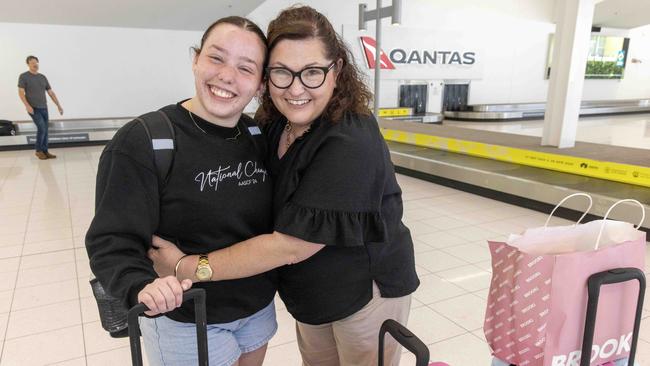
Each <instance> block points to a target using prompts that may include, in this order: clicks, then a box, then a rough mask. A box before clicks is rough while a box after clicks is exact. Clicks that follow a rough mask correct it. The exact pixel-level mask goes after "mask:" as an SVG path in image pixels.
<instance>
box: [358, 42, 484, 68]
mask: <svg viewBox="0 0 650 366" xmlns="http://www.w3.org/2000/svg"><path fill="white" fill-rule="evenodd" d="M359 38H360V40H361V47H363V53H364V54H365V55H366V64H367V65H368V68H369V69H374V68H375V64H376V60H375V51H376V50H377V42H375V40H374V39H373V38H372V37H368V36H361V37H359ZM379 62H380V64H381V68H382V69H386V70H395V65H465V66H471V65H474V64H475V63H476V52H472V51H470V52H467V51H454V50H452V51H447V50H428V49H425V50H417V49H416V50H407V49H403V48H395V49H392V50H390V52H389V53H388V54H386V52H384V50H380V52H379Z"/></svg>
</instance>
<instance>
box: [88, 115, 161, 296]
mask: <svg viewBox="0 0 650 366" xmlns="http://www.w3.org/2000/svg"><path fill="white" fill-rule="evenodd" d="M150 146H151V145H150V142H149V141H147V137H146V135H145V132H144V129H143V128H142V127H141V126H140V125H138V124H137V123H135V122H131V123H129V124H127V125H126V126H124V127H123V128H122V129H121V130H120V131H118V133H117V134H116V135H115V137H114V138H113V140H112V141H111V142H110V143H109V144H108V145H107V147H106V148H105V149H104V151H103V153H102V155H101V157H100V160H99V166H98V170H97V184H96V196H95V217H94V218H93V220H92V223H91V225H90V228H89V229H88V232H87V234H86V250H87V251H88V257H89V258H90V267H91V269H92V271H93V273H94V274H95V276H96V277H97V279H98V280H99V282H100V283H102V285H104V287H105V288H106V289H107V290H108V292H109V293H110V294H111V295H112V296H114V297H117V298H119V299H121V300H123V302H124V303H125V305H126V306H127V307H131V306H133V305H135V304H136V303H137V294H138V292H139V291H140V290H141V289H142V288H143V287H144V286H145V285H146V284H148V283H150V282H152V281H153V280H154V279H155V278H157V277H158V276H157V274H156V272H155V271H154V269H153V264H152V262H151V261H150V260H149V259H148V258H147V256H146V252H147V249H148V248H149V247H150V246H151V236H152V234H153V233H154V232H155V231H156V228H157V226H158V218H159V195H158V178H157V176H156V173H155V169H154V165H153V164H154V163H153V152H152V150H151V148H150Z"/></svg>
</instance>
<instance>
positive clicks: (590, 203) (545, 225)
mask: <svg viewBox="0 0 650 366" xmlns="http://www.w3.org/2000/svg"><path fill="white" fill-rule="evenodd" d="M577 196H580V197H587V198H588V199H589V207H587V209H586V210H585V212H584V213H583V214H582V216H580V218H579V219H578V221H576V223H575V224H573V225H574V226H575V225H578V224H579V223H580V222H581V221H582V219H584V218H585V216H587V213H588V212H589V210H591V206H592V205H593V204H594V200H593V199H592V198H591V196H590V195H588V194H586V193H582V192H578V193H574V194H570V195H568V196H566V197H564V198H563V199H562V201H560V203H558V204H557V205H555V208H554V209H553V211H551V214H550V215H548V218H547V219H546V222H545V223H544V229H546V227H547V226H548V223H549V222H550V221H551V217H553V214H554V213H555V210H557V209H558V208H560V206H562V204H563V203H564V202H565V201H566V200H568V199H569V198H572V197H577Z"/></svg>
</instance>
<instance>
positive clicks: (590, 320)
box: [580, 268, 646, 366]
mask: <svg viewBox="0 0 650 366" xmlns="http://www.w3.org/2000/svg"><path fill="white" fill-rule="evenodd" d="M634 280H636V281H638V282H639V297H638V298H637V303H636V310H635V311H636V313H635V318H634V329H633V331H632V343H631V345H630V355H629V356H628V362H627V364H628V365H629V366H632V365H634V357H635V356H636V349H637V344H638V341H639V327H640V325H641V315H642V312H643V298H644V296H645V287H646V282H645V275H644V274H643V271H641V270H640V269H638V268H617V269H611V270H609V271H603V272H600V273H596V274H593V275H591V276H590V277H589V280H588V281H587V291H588V295H589V298H588V300H587V316H586V318H585V332H584V336H583V338H582V355H591V351H592V346H593V340H594V331H595V329H596V314H597V311H598V298H599V295H600V288H601V287H602V286H603V285H610V284H616V283H622V282H627V281H634ZM630 310H631V309H630ZM621 311H625V310H624V309H622V310H621ZM589 361H590V357H581V359H580V366H589Z"/></svg>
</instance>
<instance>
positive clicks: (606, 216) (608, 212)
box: [594, 198, 645, 250]
mask: <svg viewBox="0 0 650 366" xmlns="http://www.w3.org/2000/svg"><path fill="white" fill-rule="evenodd" d="M623 202H632V203H636V204H637V205H639V207H641V221H639V224H638V225H637V226H636V227H635V229H639V228H640V227H641V225H643V222H644V221H645V208H644V207H643V205H642V204H641V202H639V201H637V200H633V199H630V198H628V199H624V200H620V201H618V202H616V203H614V204H613V205H612V206H611V207H610V208H609V210H607V212H606V213H605V216H603V224H602V225H600V231H598V239H596V247H595V248H594V250H598V247H599V246H600V238H601V236H603V230H604V229H605V222H606V221H607V218H608V217H609V214H610V213H611V212H612V210H613V209H614V207H616V206H618V204H619V203H623Z"/></svg>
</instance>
